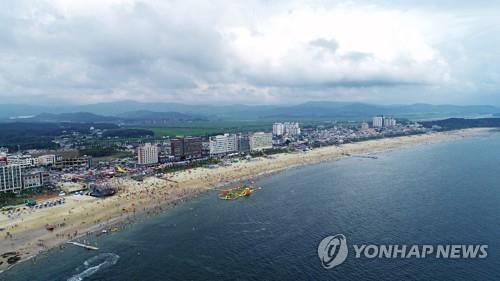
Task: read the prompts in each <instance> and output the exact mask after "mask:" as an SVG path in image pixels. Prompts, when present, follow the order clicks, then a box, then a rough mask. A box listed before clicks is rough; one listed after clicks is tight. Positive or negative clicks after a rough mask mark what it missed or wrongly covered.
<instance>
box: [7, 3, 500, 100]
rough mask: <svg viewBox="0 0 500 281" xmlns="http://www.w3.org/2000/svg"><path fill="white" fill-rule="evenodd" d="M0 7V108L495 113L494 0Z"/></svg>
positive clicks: (497, 37)
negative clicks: (398, 107) (128, 103)
mask: <svg viewBox="0 0 500 281" xmlns="http://www.w3.org/2000/svg"><path fill="white" fill-rule="evenodd" d="M436 3H437V4H436ZM0 6H1V8H0V101H1V102H0V103H30V104H68V103H98V102H106V101H118V100H137V101H162V102H169V101H175V102H183V103H226V104H230V103H245V104H276V103H283V104H285V103H286V104H288V103H299V102H303V101H307V100H334V101H362V102H370V103H382V104H391V103H414V102H428V103H454V104H494V105H500V17H499V16H498V11H499V10H500V2H499V1H478V0H476V1H458V0H456V1H451V0H448V1H447V0H443V1H430V0H423V1H422V0H421V1H403V0H399V1H397V0H395V1H389V0H385V1H384V0H379V1H293V0H287V1H279V0H276V1H270V0H269V1H266V0H261V1H251V0H245V1H236V0H227V1H226V0H210V1H191V0H179V1H177V0H171V1H164V0H162V1H155V0H151V1H150V0H142V1H139V0H137V1H136V0H82V1H79V0H71V1H67V0H53V1H43V0H31V1H24V0H0Z"/></svg>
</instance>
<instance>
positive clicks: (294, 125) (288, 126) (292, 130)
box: [284, 122, 300, 137]
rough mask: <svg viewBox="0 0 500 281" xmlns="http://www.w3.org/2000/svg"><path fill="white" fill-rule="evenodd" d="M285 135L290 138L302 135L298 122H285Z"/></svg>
mask: <svg viewBox="0 0 500 281" xmlns="http://www.w3.org/2000/svg"><path fill="white" fill-rule="evenodd" d="M284 126H285V134H287V135H288V136H290V137H296V136H299V135H300V126H299V123H298V122H285V124H284Z"/></svg>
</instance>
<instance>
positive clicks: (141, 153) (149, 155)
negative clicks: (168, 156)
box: [137, 143, 160, 165]
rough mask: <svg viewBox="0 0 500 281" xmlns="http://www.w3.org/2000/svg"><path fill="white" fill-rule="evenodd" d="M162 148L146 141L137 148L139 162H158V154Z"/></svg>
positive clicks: (145, 163) (141, 163) (144, 163)
mask: <svg viewBox="0 0 500 281" xmlns="http://www.w3.org/2000/svg"><path fill="white" fill-rule="evenodd" d="M159 153H160V150H159V148H158V146H157V145H152V144H150V143H146V144H144V145H143V146H140V147H138V148H137V163H138V164H140V165H148V164H156V163H158V154H159Z"/></svg>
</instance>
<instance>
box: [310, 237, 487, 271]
mask: <svg viewBox="0 0 500 281" xmlns="http://www.w3.org/2000/svg"><path fill="white" fill-rule="evenodd" d="M352 249H353V250H354V258H356V259H360V258H366V259H375V258H379V259H423V258H436V259H484V258H487V257H488V245H484V244H478V245H473V244H469V245H466V244H440V245H426V244H424V245H404V244H402V245H375V244H361V245H357V244H353V245H352ZM348 254H349V247H348V244H347V238H346V237H345V236H344V235H343V234H337V235H332V236H327V237H325V238H324V239H323V240H321V242H320V243H319V245H318V257H319V259H320V261H321V265H322V266H323V267H324V268H325V269H332V268H334V267H336V266H338V265H341V264H342V263H343V262H344V261H345V260H346V259H347V257H348Z"/></svg>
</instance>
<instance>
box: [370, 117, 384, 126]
mask: <svg viewBox="0 0 500 281" xmlns="http://www.w3.org/2000/svg"><path fill="white" fill-rule="evenodd" d="M382 126H384V117H383V116H375V117H373V127H374V128H382Z"/></svg>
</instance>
